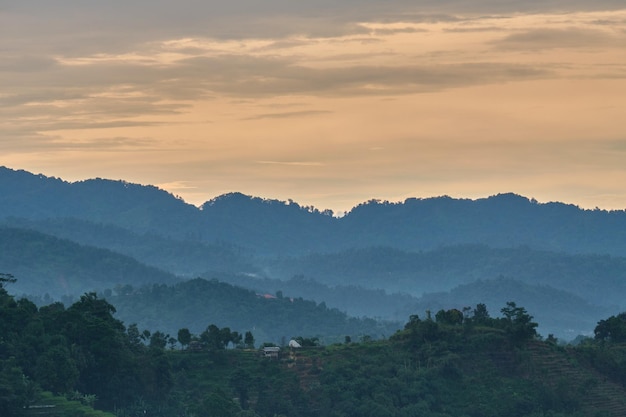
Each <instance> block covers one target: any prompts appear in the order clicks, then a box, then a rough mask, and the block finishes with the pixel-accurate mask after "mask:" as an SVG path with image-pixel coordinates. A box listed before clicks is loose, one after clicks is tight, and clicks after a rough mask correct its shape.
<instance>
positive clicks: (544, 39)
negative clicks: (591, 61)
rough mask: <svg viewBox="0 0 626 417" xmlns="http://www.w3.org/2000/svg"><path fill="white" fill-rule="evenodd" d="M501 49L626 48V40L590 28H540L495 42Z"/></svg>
mask: <svg viewBox="0 0 626 417" xmlns="http://www.w3.org/2000/svg"><path fill="white" fill-rule="evenodd" d="M494 44H495V45H497V46H498V47H499V48H501V49H512V48H513V49H528V50H537V49H555V48H587V47H598V46H602V47H608V46H623V47H626V39H624V38H623V37H622V38H621V39H620V38H619V37H617V36H613V35H611V34H610V33H607V32H604V31H601V30H596V29H588V28H580V27H569V28H563V29H559V28H556V29H555V28H539V29H530V30H524V31H522V32H520V33H514V34H511V35H508V36H506V37H504V38H503V39H500V40H498V41H495V42H494Z"/></svg>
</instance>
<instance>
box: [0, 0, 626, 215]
mask: <svg viewBox="0 0 626 417" xmlns="http://www.w3.org/2000/svg"><path fill="white" fill-rule="evenodd" d="M34 3H37V2H33V4H34ZM131 3H132V2H131ZM29 4H30V3H28V4H27V3H25V5H23V6H15V7H13V8H7V9H6V10H4V11H3V10H2V9H0V26H2V27H4V28H6V29H5V31H6V33H7V35H8V36H3V37H2V38H0V84H1V85H2V86H3V88H2V91H1V92H0V152H1V156H2V161H1V163H2V164H3V165H7V166H10V167H12V168H19V169H27V170H31V171H35V172H37V173H39V172H41V173H43V174H46V175H51V176H58V177H62V178H64V179H67V180H77V179H84V178H90V177H107V178H123V179H125V180H129V181H134V182H140V183H146V184H147V183H149V184H160V186H161V187H163V188H165V189H168V190H170V191H172V192H173V193H174V194H179V195H181V196H182V197H183V198H185V199H186V200H187V201H190V202H192V203H195V204H201V203H202V202H204V201H206V200H208V199H210V198H213V197H215V196H216V195H217V194H219V193H222V192H229V191H241V192H244V193H248V194H253V195H258V196H261V197H268V198H280V199H283V200H287V199H294V200H296V201H298V202H300V203H302V204H305V205H309V204H313V205H315V206H316V207H318V208H320V209H325V208H332V209H337V210H347V209H350V208H351V207H352V206H353V205H355V204H357V203H359V202H362V201H365V200H369V199H371V198H384V199H391V200H397V199H402V198H405V197H410V196H417V197H429V196H433V195H442V194H448V195H452V196H459V197H484V196H486V195H490V194H495V193H499V192H508V191H512V192H518V193H521V194H524V195H526V196H528V197H535V198H537V199H539V200H540V201H547V200H562V201H566V202H572V203H575V204H580V205H582V206H584V207H595V206H600V207H607V208H626V188H625V187H624V185H623V184H626V182H624V181H623V180H624V179H625V178H624V177H625V176H626V168H625V167H626V164H625V163H624V162H625V161H626V159H625V157H626V154H625V153H624V147H621V146H616V144H621V143H623V141H624V140H626V125H625V124H624V123H623V117H624V114H626V100H625V99H624V97H626V9H623V10H619V9H615V8H614V7H609V6H610V5H611V3H606V4H607V8H606V10H601V9H602V8H601V7H600V6H598V10H600V11H593V10H588V9H585V8H582V6H581V8H579V9H573V10H569V11H563V10H566V9H563V8H559V7H558V6H559V3H558V2H551V3H550V4H552V6H553V8H552V9H550V10H546V11H537V10H533V11H532V12H531V11H528V12H520V11H508V10H506V9H505V8H504V9H503V8H502V7H500V6H498V7H496V6H494V5H493V4H491V3H488V4H487V3H485V4H484V5H483V6H481V7H478V6H477V9H476V13H471V12H469V11H467V10H464V9H461V8H460V6H459V5H457V4H456V3H455V2H446V3H445V7H444V6H441V8H442V10H441V13H433V10H436V6H432V7H430V6H429V7H430V8H429V9H428V10H427V11H424V12H423V13H419V11H416V10H414V9H412V8H411V7H412V6H411V7H410V6H409V5H408V3H405V2H403V1H401V0H397V1H394V2H391V3H389V5H385V4H382V3H380V4H379V3H377V2H372V3H371V8H369V7H366V8H364V9H362V10H361V12H359V13H358V14H356V13H354V15H353V16H352V15H351V14H349V13H347V12H346V10H344V9H343V8H341V7H340V6H334V5H330V4H329V5H325V6H324V7H322V6H320V10H319V11H318V13H317V14H316V13H312V11H313V9H310V8H308V6H307V7H304V6H303V4H304V3H302V4H300V3H293V4H292V5H289V6H287V5H286V4H284V3H280V4H281V5H283V6H285V7H286V9H285V11H284V13H275V12H274V13H273V14H272V13H270V12H271V10H269V9H268V12H267V13H266V14H263V13H262V14H261V15H259V16H253V15H252V14H247V13H244V12H241V13H238V12H237V10H235V9H229V8H228V7H226V6H224V7H225V8H224V10H221V9H220V10H221V11H220V13H222V15H221V16H222V17H223V18H224V21H229V19H232V20H230V21H231V22H233V21H237V22H239V25H238V26H237V28H235V29H232V30H230V31H228V30H227V29H226V26H223V25H221V24H219V22H218V23H215V24H214V25H209V24H208V22H207V24H205V25H202V24H200V23H199V22H200V20H198V16H194V13H192V11H193V10H195V9H193V7H198V8H200V7H204V6H200V5H196V6H193V7H192V8H191V9H189V10H187V11H185V10H182V9H181V10H177V11H176V12H172V15H171V19H170V20H168V19H167V18H166V16H165V14H166V13H165V11H171V10H173V9H171V10H170V8H168V7H169V6H168V3H167V2H163V3H162V4H161V3H159V4H158V5H155V9H154V10H153V11H152V12H154V16H151V15H150V14H149V13H148V14H147V15H146V16H144V19H143V20H141V21H137V25H135V26H136V27H134V28H133V26H132V25H130V23H128V22H126V20H125V19H126V17H122V18H121V20H119V21H117V20H115V19H113V18H112V17H110V16H109V15H108V14H107V12H106V11H101V12H102V14H101V15H98V13H96V12H95V11H93V10H90V8H89V7H90V6H86V5H83V6H81V7H79V8H78V9H77V10H76V11H75V13H76V14H78V15H81V16H83V17H84V18H85V20H84V21H75V20H72V21H71V22H70V21H67V20H66V18H65V17H64V16H63V14H62V13H61V12H60V11H54V12H53V11H51V12H50V13H51V14H50V15H49V16H48V18H47V19H46V18H45V17H44V14H43V12H44V11H46V10H48V9H47V8H45V7H44V6H42V7H44V9H42V10H41V11H39V12H36V11H35V10H36V9H35V8H29V7H30V6H29ZM64 4H65V3H64ZM116 4H117V3H116ZM185 4H186V3H185ZM194 4H195V3H194ZM272 4H273V5H274V6H275V7H277V8H278V7H279V6H278V3H272ZM442 4H444V3H442ZM581 4H582V3H581ZM598 4H599V3H598ZM300 6H302V9H298V7H300ZM374 6H376V7H374ZM93 7H94V8H95V7H96V6H93ZM98 7H99V6H98ZM118 7H120V8H124V7H128V8H129V10H135V9H134V6H132V5H129V6H122V5H121V3H120V5H118ZM190 7H191V6H190ZM220 7H221V6H220ZM311 7H313V6H311ZM333 7H337V9H333ZM424 7H425V6H424ZM455 7H457V8H456V9H455ZM490 7H492V8H493V11H492V12H488V11H489V10H490V9H489V8H490ZM585 7H586V6H585ZM292 8H293V10H292ZM611 8H613V9H614V10H610V9H611ZM270 9H271V8H270ZM296 9H297V10H296ZM327 9H328V10H327ZM375 10H376V12H374V11H375ZM555 10H560V11H555ZM61 11H62V8H61ZM197 11H200V9H198V10H197ZM92 13H93V14H92ZM159 13H164V14H163V15H161V14H159ZM216 13H217V12H216ZM324 13H328V14H329V16H332V15H333V13H335V15H334V18H333V19H330V18H329V19H322V18H321V17H320V16H323V15H324ZM214 14H215V13H214ZM214 14H207V16H213V18H216V17H215V16H214ZM216 16H218V17H219V16H220V14H219V13H217V15H216ZM151 19H153V20H152V23H153V24H152V25H148V23H150V21H151ZM207 19H209V18H207ZM90 21H91V22H93V23H94V25H96V30H93V31H88V30H87V29H86V28H87V26H88V24H87V23H89V22H90ZM19 22H22V25H20V24H19ZM63 22H65V23H67V25H66V26H63V25H62V23H63ZM211 22H213V20H211ZM215 22H217V20H215ZM166 23H168V24H166ZM185 23H187V24H185ZM159 24H160V25H161V26H159ZM3 25H4V26H3ZM62 28H63V29H62ZM225 34H228V35H225ZM123 39H125V41H124V40H123ZM374 150H375V151H374Z"/></svg>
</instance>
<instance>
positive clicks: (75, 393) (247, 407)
mask: <svg viewBox="0 0 626 417" xmlns="http://www.w3.org/2000/svg"><path fill="white" fill-rule="evenodd" d="M273 301H276V300H273ZM285 301H288V299H286V300H285ZM501 313H502V317H500V318H492V317H490V316H489V314H488V312H487V308H486V306H485V305H482V304H479V305H477V306H476V307H475V308H474V309H471V308H465V309H463V311H459V310H455V309H450V310H439V311H438V312H437V313H436V314H434V316H432V315H431V314H427V315H426V317H425V318H424V319H422V318H420V317H419V316H418V315H413V316H411V317H410V318H409V321H408V322H407V323H406V324H405V326H404V328H403V329H402V330H401V331H398V332H397V333H395V334H394V335H393V336H392V337H390V338H389V339H388V340H371V339H369V340H367V341H365V340H364V341H363V342H361V343H359V342H352V341H351V342H350V343H337V344H334V345H332V346H328V347H323V346H320V344H319V340H318V339H317V338H316V337H300V338H298V340H299V341H300V343H301V345H302V346H303V347H302V348H300V349H295V350H290V349H289V348H284V354H283V355H282V359H280V360H272V359H268V358H264V357H263V356H262V355H258V354H257V353H256V352H254V351H251V350H249V349H246V350H244V349H229V347H235V346H241V345H242V344H243V345H244V346H248V347H250V346H251V345H252V344H253V343H254V337H253V336H252V333H251V332H250V331H248V332H247V333H246V334H245V336H242V335H241V334H239V333H238V332H236V331H232V330H231V329H230V328H229V327H221V328H220V327H218V326H217V325H213V324H212V325H209V326H207V327H206V328H205V330H204V331H203V332H202V333H201V334H200V335H199V336H198V337H196V336H194V335H193V334H192V333H191V331H189V330H188V328H182V329H180V330H181V331H180V332H178V335H179V339H180V340H181V345H183V346H185V345H186V342H188V343H189V345H191V344H192V343H194V342H196V343H198V342H199V343H201V344H204V347H205V348H204V349H201V350H194V349H185V350H167V349H165V346H166V343H170V341H171V339H173V338H171V337H169V336H168V335H167V334H166V333H164V332H162V331H159V330H154V331H152V332H150V331H147V330H146V331H143V332H142V331H140V329H139V327H138V326H137V325H134V324H133V325H129V326H128V327H126V326H124V324H123V323H122V322H121V321H119V320H118V319H117V318H115V316H114V314H115V308H114V307H113V305H112V304H110V303H109V302H108V301H106V300H103V299H101V298H99V297H98V296H97V295H96V294H94V293H89V294H85V295H83V296H82V297H81V299H80V300H79V301H78V302H76V303H75V304H73V305H72V306H70V307H68V308H67V309H65V307H63V305H61V304H58V303H56V304H51V305H49V306H45V307H41V308H39V309H38V308H37V307H36V306H35V305H34V304H33V303H31V302H28V301H26V300H15V299H14V298H13V297H12V296H10V295H8V294H6V292H1V291H0V326H1V327H2V330H3V332H2V333H0V414H1V415H2V416H3V417H4V416H7V417H28V416H30V415H35V414H36V413H35V410H40V409H42V408H37V407H53V408H50V410H52V409H54V410H55V411H54V412H58V414H57V415H63V416H69V417H110V416H111V415H112V414H107V413H106V412H102V411H95V410H94V407H96V408H97V409H100V410H107V411H109V412H113V413H114V414H115V415H116V416H117V417H136V416H142V415H151V416H156V417H167V416H171V415H188V416H194V417H202V416H213V415H221V416H232V417H275V416H291V415H298V416H301V417H321V416H337V417H338V416H342V417H352V416H354V417H357V416H358V417H362V416H372V417H374V416H375V417H379V416H392V417H405V416H406V417H408V416H420V417H452V416H463V417H466V416H467V417H474V416H476V417H496V416H503V415H505V416H511V417H546V416H550V417H564V416H570V417H573V416H575V417H582V416H594V415H601V413H602V412H603V411H607V410H609V409H611V410H624V411H626V404H623V405H620V404H621V403H620V402H619V399H620V398H623V397H624V395H626V390H625V388H624V384H626V377H625V375H626V346H624V345H623V344H620V343H617V341H616V340H614V339H615V338H611V337H606V338H599V339H598V340H596V341H593V340H591V341H587V342H586V343H584V344H581V346H579V347H577V348H562V347H559V346H557V345H556V344H555V343H553V342H551V341H550V342H541V341H539V340H538V339H537V338H536V337H535V336H536V333H535V331H534V330H535V327H536V323H534V322H533V320H532V316H530V315H529V314H528V312H527V311H526V309H525V308H523V307H519V306H517V305H516V304H515V303H512V302H510V303H507V304H506V305H505V307H504V308H502V310H501ZM608 321H610V320H608ZM608 321H607V322H608ZM599 325H600V323H599ZM599 334H600V333H599ZM196 339H197V340H196ZM346 340H347V339H346ZM598 375H604V376H606V377H607V378H608V380H607V379H601V378H598V377H597V376H598ZM611 381H612V382H611ZM40 389H44V390H50V391H54V392H55V393H58V394H63V395H64V397H63V396H59V395H54V394H52V393H49V392H40ZM601 398H604V401H605V403H603V402H602V401H600V400H599V399H601ZM603 404H605V405H603ZM29 407H30V408H29ZM620 407H623V408H620Z"/></svg>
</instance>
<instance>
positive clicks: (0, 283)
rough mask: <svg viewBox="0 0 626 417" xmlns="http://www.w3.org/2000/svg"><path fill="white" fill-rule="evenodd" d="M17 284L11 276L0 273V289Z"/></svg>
mask: <svg viewBox="0 0 626 417" xmlns="http://www.w3.org/2000/svg"><path fill="white" fill-rule="evenodd" d="M15 282H17V279H15V277H14V276H13V275H11V274H5V273H2V272H0V288H4V287H5V286H6V285H7V284H13V283H15Z"/></svg>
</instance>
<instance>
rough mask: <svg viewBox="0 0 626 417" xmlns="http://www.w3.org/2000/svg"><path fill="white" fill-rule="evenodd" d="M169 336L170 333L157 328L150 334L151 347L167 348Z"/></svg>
mask: <svg viewBox="0 0 626 417" xmlns="http://www.w3.org/2000/svg"><path fill="white" fill-rule="evenodd" d="M169 337H170V335H168V334H165V333H163V332H160V331H158V330H157V331H156V332H154V333H152V335H151V336H150V347H151V348H156V349H165V346H166V345H167V340H168V339H169Z"/></svg>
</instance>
